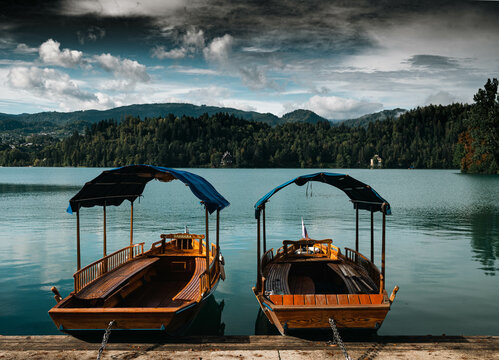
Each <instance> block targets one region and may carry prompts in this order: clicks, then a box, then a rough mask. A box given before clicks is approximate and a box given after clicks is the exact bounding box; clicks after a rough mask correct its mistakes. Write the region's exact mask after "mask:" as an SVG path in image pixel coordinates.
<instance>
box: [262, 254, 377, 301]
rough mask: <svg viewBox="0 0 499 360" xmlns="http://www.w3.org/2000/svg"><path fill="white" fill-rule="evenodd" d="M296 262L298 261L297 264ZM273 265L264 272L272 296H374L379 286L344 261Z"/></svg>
mask: <svg viewBox="0 0 499 360" xmlns="http://www.w3.org/2000/svg"><path fill="white" fill-rule="evenodd" d="M297 260H298V261H297ZM299 260H300V259H294V260H292V261H289V262H283V261H280V262H272V263H270V264H268V265H267V266H266V268H265V269H264V276H265V291H266V292H267V294H272V295H309V294H377V293H379V290H378V286H377V285H376V284H375V283H374V282H373V280H372V279H371V278H370V277H369V275H368V274H367V272H366V271H365V270H364V269H362V268H361V267H359V266H357V265H355V264H353V263H351V262H346V261H343V260H334V261H331V260H327V259H326V260H325V259H322V261H318V260H317V259H316V260H314V261H306V260H308V259H304V260H305V261H299Z"/></svg>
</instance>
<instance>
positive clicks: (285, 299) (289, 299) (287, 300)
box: [282, 295, 293, 305]
mask: <svg viewBox="0 0 499 360" xmlns="http://www.w3.org/2000/svg"><path fill="white" fill-rule="evenodd" d="M282 304H283V305H293V295H283V296H282Z"/></svg>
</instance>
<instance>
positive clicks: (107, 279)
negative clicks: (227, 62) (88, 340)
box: [49, 242, 223, 335]
mask: <svg viewBox="0 0 499 360" xmlns="http://www.w3.org/2000/svg"><path fill="white" fill-rule="evenodd" d="M189 245H190V248H188V249H179V248H178V247H177V246H176V243H175V242H171V243H165V242H162V244H161V247H154V246H153V248H152V249H151V250H150V251H148V252H147V253H145V254H143V255H140V256H137V257H135V258H133V259H132V260H129V261H126V262H125V263H123V264H122V265H120V266H118V267H116V268H115V269H113V270H112V271H109V272H107V273H104V274H102V275H100V276H99V277H97V278H96V279H95V280H93V281H91V282H90V283H89V284H87V285H85V286H84V287H82V288H81V289H80V290H79V291H78V292H73V293H71V294H70V295H69V296H68V297H67V298H65V299H63V300H62V301H60V302H58V303H57V305H56V306H54V307H53V308H52V309H51V310H50V311H49V315H50V317H51V318H52V320H53V321H54V323H55V325H56V326H57V327H58V328H59V329H60V330H61V331H64V332H66V333H70V334H71V333H74V332H81V331H87V332H90V331H92V330H99V331H102V330H104V329H106V328H107V327H108V325H109V323H110V322H111V321H114V324H113V326H112V329H113V330H149V331H151V330H153V331H158V332H159V331H161V332H166V333H168V334H171V335H176V334H179V333H181V332H182V330H184V329H185V328H187V327H188V325H189V324H190V323H191V322H192V321H193V320H194V318H195V317H196V315H197V313H198V312H199V310H200V308H201V307H202V306H201V305H202V303H203V302H204V301H205V300H206V299H207V298H208V297H209V296H211V294H212V293H213V292H214V291H215V289H216V286H217V285H218V282H219V280H220V277H221V274H222V273H223V265H221V264H219V262H218V259H217V258H216V257H215V251H214V250H213V251H211V254H209V255H211V256H210V260H211V264H210V266H209V268H208V269H209V270H206V269H207V266H208V262H207V259H206V257H205V256H204V254H202V253H201V254H200V252H201V251H199V250H197V249H193V248H192V244H191V243H189ZM165 250H166V251H165ZM202 250H204V249H202ZM165 252H166V253H165ZM208 274H209V275H210V276H209V277H208Z"/></svg>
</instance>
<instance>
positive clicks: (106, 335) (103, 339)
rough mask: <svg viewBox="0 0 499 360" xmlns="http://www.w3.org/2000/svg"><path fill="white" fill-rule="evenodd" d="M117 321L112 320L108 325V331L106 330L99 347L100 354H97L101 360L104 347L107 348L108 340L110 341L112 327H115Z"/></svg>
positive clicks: (98, 359)
mask: <svg viewBox="0 0 499 360" xmlns="http://www.w3.org/2000/svg"><path fill="white" fill-rule="evenodd" d="M114 323H115V321H114V320H111V321H110V322H109V325H108V326H107V329H106V331H104V336H103V337H102V344H101V346H100V349H99V354H98V355H97V360H100V358H101V356H102V353H103V352H104V349H105V348H106V345H107V342H108V341H109V335H111V328H112V327H113V325H114Z"/></svg>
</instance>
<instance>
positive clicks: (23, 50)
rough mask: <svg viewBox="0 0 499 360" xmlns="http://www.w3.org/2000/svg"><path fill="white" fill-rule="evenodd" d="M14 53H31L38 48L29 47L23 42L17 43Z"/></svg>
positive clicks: (35, 51)
mask: <svg viewBox="0 0 499 360" xmlns="http://www.w3.org/2000/svg"><path fill="white" fill-rule="evenodd" d="M14 52H15V53H17V54H33V53H37V52H38V48H36V47H29V46H28V45H26V44H24V43H20V44H17V47H16V49H15V50H14Z"/></svg>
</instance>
